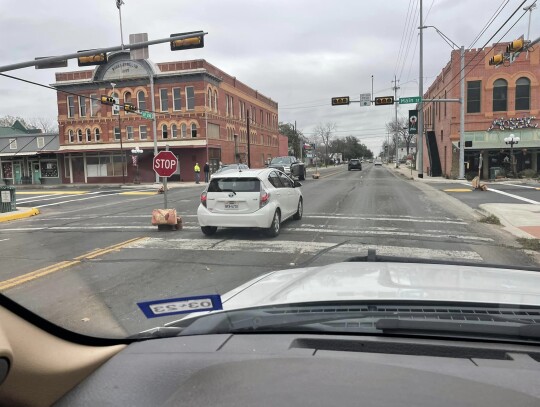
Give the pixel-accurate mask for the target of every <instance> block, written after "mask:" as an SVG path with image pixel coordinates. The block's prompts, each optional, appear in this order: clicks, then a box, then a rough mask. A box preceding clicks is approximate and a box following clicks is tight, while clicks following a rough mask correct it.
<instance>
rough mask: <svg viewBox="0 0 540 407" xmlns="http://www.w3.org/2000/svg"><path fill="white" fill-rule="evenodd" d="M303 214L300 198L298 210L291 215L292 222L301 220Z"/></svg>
mask: <svg viewBox="0 0 540 407" xmlns="http://www.w3.org/2000/svg"><path fill="white" fill-rule="evenodd" d="M303 213H304V201H303V200H302V198H300V199H299V200H298V209H297V210H296V213H295V214H294V215H293V219H294V220H300V219H302V214H303Z"/></svg>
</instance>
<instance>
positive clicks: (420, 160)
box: [416, 0, 424, 178]
mask: <svg viewBox="0 0 540 407" xmlns="http://www.w3.org/2000/svg"><path fill="white" fill-rule="evenodd" d="M422 3H423V1H422V0H420V27H418V28H419V30H420V67H419V70H418V96H420V103H418V137H417V143H416V144H417V146H416V148H417V151H418V153H417V154H416V169H417V170H418V178H424V104H423V102H422V98H423V97H424V32H423V31H422V30H423V29H424V17H423V14H422Z"/></svg>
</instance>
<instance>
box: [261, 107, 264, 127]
mask: <svg viewBox="0 0 540 407" xmlns="http://www.w3.org/2000/svg"><path fill="white" fill-rule="evenodd" d="M260 114H261V126H262V125H263V124H264V113H263V111H262V110H261V111H260Z"/></svg>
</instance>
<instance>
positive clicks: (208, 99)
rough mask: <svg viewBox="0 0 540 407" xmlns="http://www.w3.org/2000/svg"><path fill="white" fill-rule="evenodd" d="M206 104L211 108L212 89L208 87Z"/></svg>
mask: <svg viewBox="0 0 540 407" xmlns="http://www.w3.org/2000/svg"><path fill="white" fill-rule="evenodd" d="M207 104H208V107H209V108H210V110H212V89H210V88H208V98H207Z"/></svg>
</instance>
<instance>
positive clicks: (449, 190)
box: [443, 188, 472, 192]
mask: <svg viewBox="0 0 540 407" xmlns="http://www.w3.org/2000/svg"><path fill="white" fill-rule="evenodd" d="M443 191H444V192H471V191H472V189H466V188H453V189H443Z"/></svg>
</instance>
